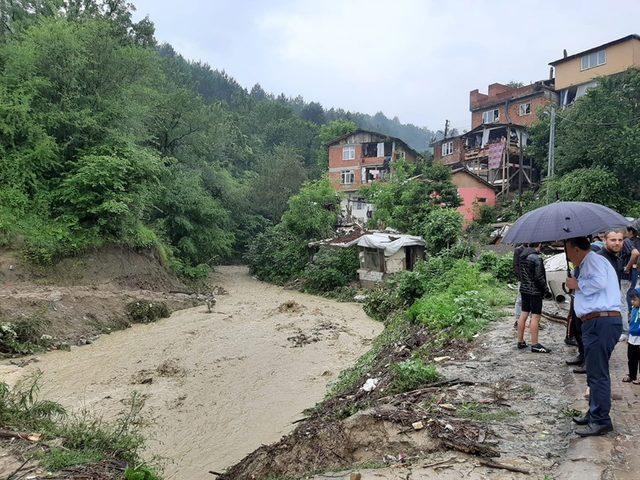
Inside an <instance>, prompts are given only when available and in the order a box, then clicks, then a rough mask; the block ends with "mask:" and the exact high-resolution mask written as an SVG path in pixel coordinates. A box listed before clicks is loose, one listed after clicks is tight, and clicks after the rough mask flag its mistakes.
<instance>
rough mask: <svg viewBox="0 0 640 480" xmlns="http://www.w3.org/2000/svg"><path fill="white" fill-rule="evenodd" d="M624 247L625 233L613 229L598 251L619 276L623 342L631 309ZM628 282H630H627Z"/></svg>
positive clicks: (607, 234)
mask: <svg viewBox="0 0 640 480" xmlns="http://www.w3.org/2000/svg"><path fill="white" fill-rule="evenodd" d="M623 247H624V234H623V233H622V232H621V231H620V230H611V231H609V232H607V233H605V235H604V248H603V249H601V250H600V251H598V252H596V253H597V254H598V255H602V256H603V257H604V258H606V259H607V260H608V261H609V263H610V264H611V266H612V267H613V269H614V270H615V271H616V276H617V277H618V288H619V289H620V301H621V302H622V304H621V305H620V315H621V317H622V335H620V340H619V341H621V342H623V341H625V340H626V339H627V333H628V332H629V310H628V308H627V290H628V286H627V285H623V284H622V282H623V278H624V269H625V266H626V261H625V257H624V256H623V255H621V253H622V250H623ZM626 283H627V284H628V282H626Z"/></svg>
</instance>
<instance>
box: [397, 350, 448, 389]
mask: <svg viewBox="0 0 640 480" xmlns="http://www.w3.org/2000/svg"><path fill="white" fill-rule="evenodd" d="M391 368H392V373H393V381H392V384H391V392H392V393H402V392H408V391H411V390H415V389H417V388H420V387H422V386H424V385H426V384H429V383H433V382H435V381H436V380H438V379H439V378H440V374H439V373H438V370H437V369H436V367H435V365H432V364H428V363H426V362H425V361H424V360H422V359H420V358H412V359H410V360H405V361H404V362H400V363H396V364H394V365H393V366H392V367H391Z"/></svg>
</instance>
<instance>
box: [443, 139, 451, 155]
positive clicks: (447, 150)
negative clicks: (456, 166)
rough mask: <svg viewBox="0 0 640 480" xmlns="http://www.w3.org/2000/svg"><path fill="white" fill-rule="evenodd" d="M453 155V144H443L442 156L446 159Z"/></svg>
mask: <svg viewBox="0 0 640 480" xmlns="http://www.w3.org/2000/svg"><path fill="white" fill-rule="evenodd" d="M452 153H453V142H444V143H443V144H442V156H443V157H446V156H447V155H451V154H452Z"/></svg>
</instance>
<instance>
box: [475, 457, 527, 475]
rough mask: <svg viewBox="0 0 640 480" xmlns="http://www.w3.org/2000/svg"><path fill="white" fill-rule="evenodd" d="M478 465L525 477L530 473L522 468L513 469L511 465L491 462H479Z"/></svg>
mask: <svg viewBox="0 0 640 480" xmlns="http://www.w3.org/2000/svg"><path fill="white" fill-rule="evenodd" d="M480 465H483V466H485V467H489V468H498V469H501V470H508V471H510V472H516V473H524V474H525V475H529V473H531V472H529V470H525V469H524V468H520V467H513V466H511V465H506V464H504V463H498V462H494V461H493V460H480Z"/></svg>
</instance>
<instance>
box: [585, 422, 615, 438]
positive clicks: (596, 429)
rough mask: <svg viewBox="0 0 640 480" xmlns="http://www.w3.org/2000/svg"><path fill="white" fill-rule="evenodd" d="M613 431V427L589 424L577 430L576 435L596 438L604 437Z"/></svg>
mask: <svg viewBox="0 0 640 480" xmlns="http://www.w3.org/2000/svg"><path fill="white" fill-rule="evenodd" d="M612 430H613V425H598V424H596V423H588V424H586V425H585V426H584V427H579V428H576V433H577V434H578V435H580V436H581V437H596V436H598V435H604V434H605V433H609V432H611V431H612Z"/></svg>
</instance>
